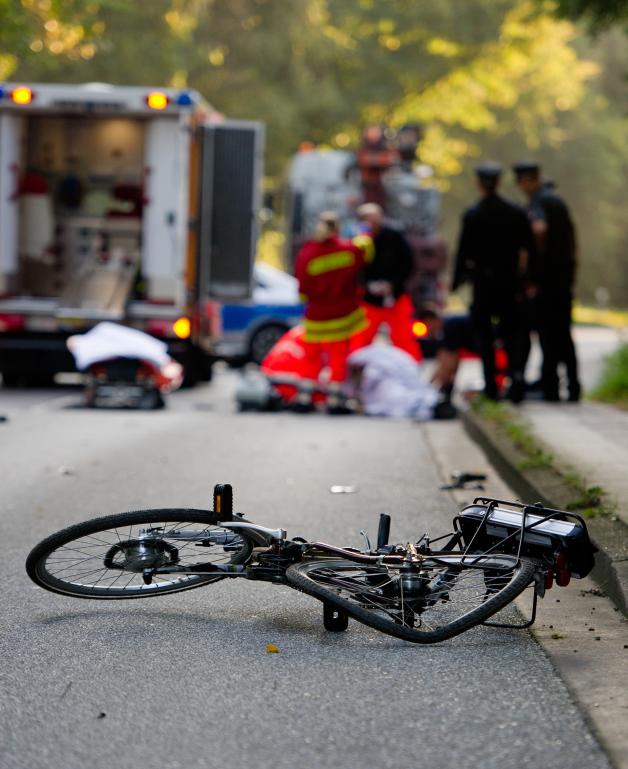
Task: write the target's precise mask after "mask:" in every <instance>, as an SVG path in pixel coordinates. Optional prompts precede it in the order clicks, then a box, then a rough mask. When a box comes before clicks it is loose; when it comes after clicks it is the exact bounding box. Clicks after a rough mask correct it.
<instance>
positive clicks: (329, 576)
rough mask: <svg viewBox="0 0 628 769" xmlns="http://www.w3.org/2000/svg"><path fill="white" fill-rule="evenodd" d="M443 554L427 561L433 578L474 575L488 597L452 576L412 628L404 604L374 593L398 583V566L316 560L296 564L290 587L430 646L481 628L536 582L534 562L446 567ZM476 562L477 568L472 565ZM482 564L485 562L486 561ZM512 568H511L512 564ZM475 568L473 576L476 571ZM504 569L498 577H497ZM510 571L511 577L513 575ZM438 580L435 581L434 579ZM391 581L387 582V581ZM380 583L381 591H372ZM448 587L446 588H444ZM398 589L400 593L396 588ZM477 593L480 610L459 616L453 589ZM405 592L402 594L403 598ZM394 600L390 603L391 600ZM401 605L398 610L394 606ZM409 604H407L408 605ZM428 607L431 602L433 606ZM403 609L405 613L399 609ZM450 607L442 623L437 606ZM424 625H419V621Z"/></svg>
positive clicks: (458, 561) (492, 560) (456, 561)
mask: <svg viewBox="0 0 628 769" xmlns="http://www.w3.org/2000/svg"><path fill="white" fill-rule="evenodd" d="M442 557H443V556H442V555H439V556H438V557H433V558H430V557H429V556H428V557H427V558H426V559H425V560H424V562H423V567H424V569H425V570H426V573H428V574H429V572H430V569H431V570H432V572H433V573H434V574H435V575H436V574H437V573H438V572H439V571H440V572H443V571H445V572H449V571H456V570H459V571H460V573H461V574H462V573H465V572H468V573H470V574H472V575H481V577H482V580H483V583H484V595H480V591H481V589H482V588H481V586H480V585H479V582H478V586H477V587H476V588H474V587H473V585H471V584H469V585H467V586H464V587H462V588H461V587H459V586H458V585H457V582H456V581H457V580H458V579H459V577H458V576H455V580H454V577H450V578H449V583H446V589H443V590H442V592H441V593H440V594H438V592H437V590H435V591H434V592H433V594H432V596H434V597H435V598H434V602H433V604H432V605H430V606H426V607H425V608H424V609H423V611H422V612H421V613H415V612H412V614H413V617H412V625H411V626H410V625H409V624H408V623H409V621H410V620H408V619H406V614H404V602H403V600H401V601H399V599H398V598H397V596H393V598H391V599H390V604H384V599H381V598H380V597H379V596H376V595H375V593H374V591H381V590H382V589H383V588H382V587H381V585H385V586H387V585H388V584H390V585H392V584H393V581H392V580H394V579H395V572H396V571H397V570H398V567H396V566H390V565H385V566H383V565H373V566H370V565H367V566H365V565H363V564H359V563H356V562H354V561H350V560H331V559H330V560H324V559H320V560H311V561H302V562H301V563H298V564H293V565H292V566H290V567H289V568H288V569H287V571H286V578H287V581H288V583H289V584H290V585H291V586H292V587H295V588H297V589H298V590H301V591H303V592H304V593H307V594H308V595H311V596H313V597H314V598H318V599H319V600H321V601H325V602H326V603H328V604H331V605H333V606H335V607H336V608H337V609H338V610H341V611H345V612H346V613H347V614H349V615H350V616H351V617H353V618H354V619H356V620H358V621H359V622H362V623H363V624H365V625H368V626H369V627H372V628H374V629H375V630H380V631H381V632H383V633H387V634H388V635H392V636H395V637H396V638H401V639H403V640H405V641H411V642H412V643H419V644H429V643H438V642H439V641H445V640H447V639H449V638H452V637H453V636H456V635H458V634H460V633H463V632H464V631H465V630H469V629H470V628H472V627H474V626H475V625H479V624H481V623H482V622H484V621H485V620H486V619H488V618H489V617H491V616H492V615H493V614H496V613H497V612H498V611H499V610H500V609H503V608H504V606H506V605H507V604H509V603H510V602H511V601H513V600H514V599H515V598H516V597H517V596H518V595H519V594H520V593H521V592H522V591H523V590H525V588H526V587H527V586H528V585H529V584H530V583H531V582H532V581H533V579H534V573H535V571H536V570H537V568H538V566H537V564H536V562H535V561H533V560H530V559H526V558H521V559H519V560H517V559H516V558H515V557H514V556H508V555H501V554H500V555H499V556H495V555H491V556H483V555H477V556H466V558H463V556H462V555H461V554H460V553H457V554H454V553H452V554H447V556H446V558H447V559H448V560H447V563H448V566H447V567H446V569H445V568H444V567H443V566H442V562H443V561H442ZM474 559H475V564H474V565H472V562H473V561H474ZM482 559H483V560H482ZM498 559H499V560H498ZM509 561H510V562H511V564H510V565H511V567H512V568H508V566H507V565H508V563H509ZM471 569H473V570H474V571H473V572H471ZM499 570H501V574H500V575H498V576H496V575H495V573H494V572H496V571H499ZM509 572H511V573H509ZM441 578H442V576H441ZM433 579H436V577H434V578H433ZM386 580H388V582H385V581H386ZM378 582H379V583H380V586H379V587H378V586H376V587H373V585H377V583H378ZM444 587H445V583H444ZM395 589H396V588H395ZM465 589H466V590H475V592H476V593H477V605H476V606H474V607H473V608H472V609H470V610H468V611H466V610H465V609H464V607H463V608H462V609H461V611H462V613H461V614H459V615H456V608H455V607H454V608H453V610H452V609H451V607H452V606H453V605H454V604H455V600H453V601H452V600H451V593H452V592H453V591H454V590H459V591H464V590H465ZM402 595H403V592H402V591H401V592H400V596H402ZM386 600H389V599H386ZM395 601H396V605H395ZM406 603H408V602H407V601H406ZM428 603H429V601H428ZM400 604H401V610H400V609H399V605H400ZM448 604H449V614H448V613H447V612H446V611H445V612H444V613H443V621H442V622H441V623H440V624H439V621H438V614H437V611H436V607H437V606H438V607H439V608H442V606H443V605H444V606H447V605H448ZM417 617H418V618H419V619H418V621H419V622H420V624H419V626H415V622H416V621H417Z"/></svg>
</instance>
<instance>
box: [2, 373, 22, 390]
mask: <svg viewBox="0 0 628 769" xmlns="http://www.w3.org/2000/svg"><path fill="white" fill-rule="evenodd" d="M0 373H2V385H3V387H17V386H18V384H19V383H20V376H19V374H14V373H13V372H9V371H2V372H0Z"/></svg>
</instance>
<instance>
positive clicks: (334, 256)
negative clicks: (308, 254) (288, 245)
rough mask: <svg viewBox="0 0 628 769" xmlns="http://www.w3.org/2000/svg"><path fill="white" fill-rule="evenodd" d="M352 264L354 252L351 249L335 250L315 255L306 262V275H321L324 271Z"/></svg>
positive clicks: (353, 262)
mask: <svg viewBox="0 0 628 769" xmlns="http://www.w3.org/2000/svg"><path fill="white" fill-rule="evenodd" d="M353 264H355V254H353V253H352V252H351V251H335V252H333V253H331V254H323V255H322V256H317V257H315V258H314V259H312V261H311V262H308V265H307V268H306V269H307V274H308V275H322V274H323V273H324V272H331V271H332V270H340V269H342V268H343V267H351V265H353Z"/></svg>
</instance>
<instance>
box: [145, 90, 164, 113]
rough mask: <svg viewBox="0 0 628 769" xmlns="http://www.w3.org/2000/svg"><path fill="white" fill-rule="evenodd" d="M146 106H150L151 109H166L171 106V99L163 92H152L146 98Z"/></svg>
mask: <svg viewBox="0 0 628 769" xmlns="http://www.w3.org/2000/svg"><path fill="white" fill-rule="evenodd" d="M146 104H148V106H149V107H150V108H151V109H156V110H161V109H166V107H167V106H168V104H170V99H169V98H168V95H167V94H165V93H164V92H163V91H151V92H150V93H149V94H148V95H147V96H146Z"/></svg>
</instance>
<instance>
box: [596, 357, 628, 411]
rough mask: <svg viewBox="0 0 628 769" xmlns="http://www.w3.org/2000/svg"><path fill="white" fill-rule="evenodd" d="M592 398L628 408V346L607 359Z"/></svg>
mask: <svg viewBox="0 0 628 769" xmlns="http://www.w3.org/2000/svg"><path fill="white" fill-rule="evenodd" d="M590 397H591V398H593V399H595V400H599V401H606V402H607V403H615V404H617V405H620V406H624V407H625V408H628V344H624V345H622V346H621V347H619V348H618V349H617V350H615V352H613V353H612V354H611V355H609V356H608V357H607V358H606V361H605V363H604V368H603V369H602V375H601V377H600V381H599V383H598V385H597V387H596V388H595V389H594V390H593V391H592V392H591V393H590Z"/></svg>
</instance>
